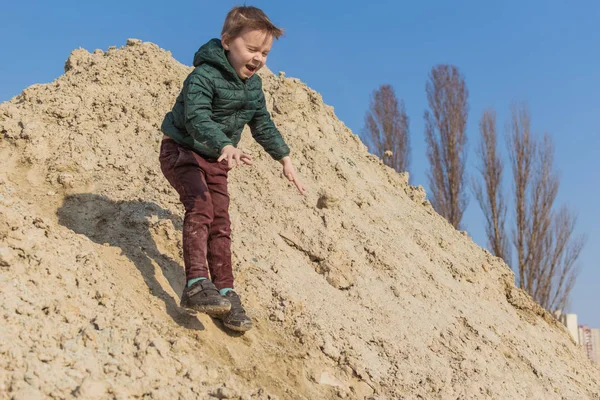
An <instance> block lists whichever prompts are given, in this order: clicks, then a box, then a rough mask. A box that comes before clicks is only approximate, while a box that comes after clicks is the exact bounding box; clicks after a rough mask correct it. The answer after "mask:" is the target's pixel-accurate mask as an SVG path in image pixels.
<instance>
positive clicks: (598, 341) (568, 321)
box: [554, 311, 600, 365]
mask: <svg viewBox="0 0 600 400" xmlns="http://www.w3.org/2000/svg"><path fill="white" fill-rule="evenodd" d="M554 315H555V316H556V318H557V319H558V320H559V321H560V322H562V323H563V324H564V325H565V326H566V327H567V330H568V331H569V333H570V334H571V336H572V337H573V340H575V343H576V344H578V345H579V346H581V348H582V349H583V352H584V353H585V355H586V356H587V357H588V358H589V359H590V360H592V362H593V363H594V364H597V365H600V330H599V329H594V328H590V327H589V326H587V325H578V324H577V314H563V313H561V312H560V311H556V312H555V313H554Z"/></svg>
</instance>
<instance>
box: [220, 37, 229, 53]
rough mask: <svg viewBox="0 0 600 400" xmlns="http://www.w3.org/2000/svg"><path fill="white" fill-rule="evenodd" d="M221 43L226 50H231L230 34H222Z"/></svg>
mask: <svg viewBox="0 0 600 400" xmlns="http://www.w3.org/2000/svg"><path fill="white" fill-rule="evenodd" d="M221 45H222V46H223V48H224V49H225V50H229V35H223V36H221Z"/></svg>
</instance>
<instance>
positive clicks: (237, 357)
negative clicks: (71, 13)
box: [0, 40, 600, 400]
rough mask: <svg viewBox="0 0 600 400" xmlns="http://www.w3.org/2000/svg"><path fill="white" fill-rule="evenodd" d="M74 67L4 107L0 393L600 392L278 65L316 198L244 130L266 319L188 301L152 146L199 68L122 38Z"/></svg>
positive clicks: (240, 206) (508, 291) (248, 293)
mask: <svg viewBox="0 0 600 400" xmlns="http://www.w3.org/2000/svg"><path fill="white" fill-rule="evenodd" d="M65 70H66V73H65V74H64V75H63V76H61V77H59V78H58V79H57V80H56V81H54V82H52V83H50V84H47V85H35V86H32V87H30V88H27V89H25V90H24V91H23V93H22V94H21V95H19V96H17V97H16V98H14V99H13V100H11V101H10V102H7V103H3V104H1V105H0V132H1V134H0V160H2V161H0V304H1V305H0V321H1V328H2V329H0V398H14V399H35V398H44V397H45V396H51V397H53V398H71V397H73V396H77V397H80V398H84V399H93V398H98V399H103V398H117V399H126V398H136V397H144V398H156V399H175V398H185V399H188V398H189V399H192V398H225V399H227V398H230V399H238V398H241V399H275V398H278V399H311V400H312V399H335V398H351V399H364V398H374V399H486V398H487V399H600V388H599V383H598V382H599V381H600V372H599V371H598V369H596V368H595V367H593V366H592V365H591V364H590V362H589V361H588V360H587V359H586V358H585V357H584V355H583V354H582V353H580V351H579V350H578V349H577V348H576V346H575V345H574V344H573V342H572V341H571V340H570V337H569V335H568V334H567V332H566V330H565V329H564V328H563V327H562V326H561V325H560V324H558V323H557V322H556V321H555V320H554V319H553V318H552V317H551V316H550V315H549V314H547V313H546V312H544V311H543V310H542V309H540V308H539V307H538V306H537V305H536V304H535V303H533V302H532V301H531V300H530V298H529V297H528V296H527V295H525V294H524V293H523V292H522V291H520V290H519V289H516V288H515V287H514V284H513V282H514V278H513V274H512V272H511V271H510V269H508V267H507V266H506V265H504V264H503V263H502V262H501V261H500V260H498V259H496V258H495V257H493V256H491V255H490V254H489V253H488V252H487V251H485V250H483V249H481V248H479V247H478V246H477V245H475V244H474V243H473V242H472V240H471V239H470V238H469V237H467V236H466V235H465V234H463V233H461V232H458V231H456V230H454V229H453V228H452V227H451V226H450V225H449V224H447V223H446V222H445V221H444V220H443V219H442V218H441V217H440V216H438V215H437V214H436V213H435V212H434V211H433V210H432V208H431V207H430V206H429V204H428V203H427V202H426V201H424V197H425V193H424V192H423V190H422V189H421V188H415V187H411V186H409V185H408V184H407V176H406V175H402V174H397V173H395V172H394V171H392V170H390V169H389V168H387V167H385V166H383V165H382V164H381V163H380V162H379V161H378V160H377V159H376V158H374V157H373V156H370V155H369V154H368V153H367V151H366V149H365V147H364V146H363V145H362V144H361V143H360V141H359V139H358V138H357V136H356V135H354V134H352V132H350V131H349V130H348V129H347V128H346V127H345V126H344V125H343V123H341V122H340V121H339V120H338V119H337V118H336V117H335V114H334V112H333V109H332V108H331V107H329V106H326V105H324V104H323V102H322V99H321V96H320V95H319V94H318V93H316V92H315V91H313V90H311V89H309V88H307V87H306V86H305V85H304V84H302V83H301V82H300V81H299V80H297V79H290V78H285V77H284V76H283V75H280V76H274V75H272V74H271V73H270V72H269V71H265V72H264V73H263V79H264V87H265V92H266V95H267V100H268V103H269V107H270V109H271V110H272V114H273V119H274V120H275V122H276V123H277V125H278V126H279V127H280V129H281V131H282V133H283V134H284V136H285V137H286V140H287V141H288V143H289V144H290V145H291V147H292V149H293V157H294V159H295V160H296V164H297V166H298V170H299V172H300V174H301V176H302V179H303V181H304V183H305V184H306V186H307V187H308V189H309V194H308V195H307V196H305V197H302V196H300V195H298V194H297V193H296V192H295V189H294V188H291V187H289V186H288V184H287V182H286V181H285V180H283V179H282V178H281V176H280V175H281V172H280V169H279V164H278V163H276V162H274V161H273V160H271V159H270V157H269V156H268V155H266V154H265V153H264V152H263V151H262V149H260V148H259V147H258V146H257V145H256V144H255V143H254V142H253V140H252V138H251V137H250V134H249V133H248V132H245V133H244V135H245V137H244V139H243V142H242V144H241V146H242V147H244V148H246V149H248V150H249V151H250V152H252V154H253V155H254V157H255V166H253V167H251V168H241V169H237V170H235V171H233V172H232V173H231V181H230V182H231V183H230V192H231V195H232V206H231V215H232V222H233V232H234V233H233V252H234V268H235V273H236V278H237V287H238V291H239V292H240V293H241V295H242V296H243V298H244V299H245V301H246V303H247V305H248V308H249V309H250V310H251V313H252V316H253V318H254V319H255V323H256V329H254V330H252V331H250V332H248V333H246V334H245V335H233V334H230V333H227V332H226V331H225V330H224V329H223V328H222V326H221V325H220V323H219V322H218V321H213V320H212V319H211V318H209V317H207V316H204V315H198V316H196V315H190V314H187V313H186V312H185V311H184V310H182V309H180V308H179V307H178V306H177V304H178V301H179V295H180V293H181V289H182V287H183V284H184V276H183V270H182V259H181V252H180V242H181V239H180V231H181V223H182V222H181V221H182V220H181V218H182V210H181V207H180V205H179V204H178V201H177V196H176V194H175V193H174V191H173V190H172V189H171V188H170V187H169V186H168V184H167V182H166V180H165V179H164V178H163V177H162V175H161V173H160V169H159V166H158V161H157V155H158V147H159V141H160V138H161V133H160V132H159V129H158V126H159V124H160V122H161V120H162V116H163V115H164V113H165V112H166V111H168V110H169V109H170V107H171V105H172V103H173V101H174V98H175V96H176V95H177V93H178V91H179V89H180V84H181V82H182V81H183V79H184V78H185V76H186V75H187V73H189V71H190V68H189V67H187V66H184V65H182V64H180V63H178V62H177V61H175V60H174V59H173V58H172V57H171V55H170V53H168V52H166V51H164V50H161V49H159V48H158V47H157V46H156V45H154V44H151V43H140V42H139V41H135V40H130V41H128V45H127V46H125V47H123V48H121V49H110V50H109V51H108V52H106V53H104V52H101V51H95V52H94V53H93V54H90V53H88V52H87V51H85V50H81V49H80V50H75V51H74V52H73V53H72V54H71V56H70V57H69V60H68V61H67V63H66V65H65Z"/></svg>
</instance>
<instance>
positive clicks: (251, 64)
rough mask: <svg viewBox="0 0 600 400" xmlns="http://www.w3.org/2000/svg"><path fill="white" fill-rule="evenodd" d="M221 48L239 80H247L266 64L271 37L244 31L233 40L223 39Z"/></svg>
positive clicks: (264, 33) (263, 33) (265, 33)
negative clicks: (225, 51) (225, 52)
mask: <svg viewBox="0 0 600 400" xmlns="http://www.w3.org/2000/svg"><path fill="white" fill-rule="evenodd" d="M222 44H223V48H224V49H225V50H227V51H228V52H227V59H228V60H229V63H230V64H231V66H232V67H233V69H234V70H235V72H236V73H237V75H238V76H239V77H240V78H241V79H248V78H250V77H251V76H252V75H254V74H255V73H256V72H258V70H259V69H261V68H262V67H263V66H264V65H265V63H266V62H267V55H268V54H269V51H271V46H272V45H273V36H271V35H270V34H268V33H267V32H264V31H259V30H250V29H244V30H243V31H242V33H241V34H240V35H239V36H237V37H236V38H234V39H229V38H227V37H224V38H223V40H222Z"/></svg>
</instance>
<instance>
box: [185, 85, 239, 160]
mask: <svg viewBox="0 0 600 400" xmlns="http://www.w3.org/2000/svg"><path fill="white" fill-rule="evenodd" d="M213 95H214V89H213V86H212V84H211V82H210V81H209V79H208V78H206V77H204V76H203V75H200V74H193V75H191V76H190V80H189V82H188V83H187V84H186V85H185V88H184V90H183V96H184V110H185V111H184V112H185V128H186V130H187V131H188V133H189V134H190V135H192V137H193V138H194V140H196V141H197V142H199V143H201V144H202V145H204V146H206V147H208V149H210V150H211V151H214V152H215V153H216V154H221V150H222V149H223V147H225V146H227V145H233V143H232V142H231V139H229V138H228V137H227V136H226V135H225V134H224V133H223V131H222V130H221V128H220V127H219V125H217V123H216V122H214V121H213V120H212V118H211V115H212V99H213Z"/></svg>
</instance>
